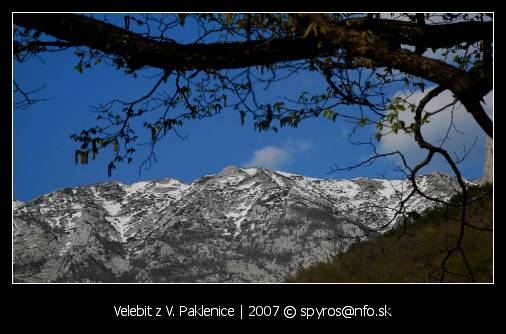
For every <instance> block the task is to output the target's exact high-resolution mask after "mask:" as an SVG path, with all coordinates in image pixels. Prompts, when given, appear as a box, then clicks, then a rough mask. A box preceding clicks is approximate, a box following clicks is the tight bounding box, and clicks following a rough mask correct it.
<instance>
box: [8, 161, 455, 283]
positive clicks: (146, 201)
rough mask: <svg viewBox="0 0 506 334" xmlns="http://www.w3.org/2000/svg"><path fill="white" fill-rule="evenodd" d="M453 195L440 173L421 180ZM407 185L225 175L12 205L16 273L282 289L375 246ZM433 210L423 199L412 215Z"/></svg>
mask: <svg viewBox="0 0 506 334" xmlns="http://www.w3.org/2000/svg"><path fill="white" fill-rule="evenodd" d="M417 183H418V184H419V187H420V188H421V189H422V190H424V191H426V192H427V193H428V194H430V195H431V196H433V197H438V198H441V199H444V198H448V197H449V196H451V194H452V191H453V187H454V186H455V180H454V179H453V178H451V177H450V176H447V175H444V174H430V175H426V176H420V177H419V178H418V179H417ZM410 186H411V185H410V182H409V181H405V180H381V179H367V178H356V179H353V180H334V179H316V178H309V177H305V176H301V175H295V174H291V173H285V172H278V171H273V170H269V169H264V168H240V167H235V166H229V167H226V168H224V169H223V170H222V171H221V172H219V173H218V174H215V175H207V176H204V177H201V178H198V179H196V180H194V181H193V182H192V183H191V184H185V183H183V182H181V181H179V180H175V179H172V178H167V179H163V180H153V181H142V182H137V183H134V184H130V185H125V184H122V183H120V182H108V183H103V184H93V185H89V186H81V187H75V188H64V189H60V190H57V191H55V192H52V193H50V194H47V195H45V196H41V197H39V198H36V199H34V200H32V201H29V202H27V203H24V205H19V204H16V203H13V216H14V220H13V229H14V275H15V279H16V280H17V281H29V282H56V281H65V282H85V281H101V282H119V281H124V282H226V281H234V282H277V281H281V280H283V278H284V277H286V276H288V275H291V274H293V273H294V272H295V271H296V270H297V269H299V268H300V267H301V266H308V265H310V264H312V263H314V262H317V261H322V260H325V259H327V258H329V257H331V256H333V255H335V254H337V253H338V252H341V251H344V250H346V249H347V248H348V247H349V246H350V245H351V243H352V242H354V241H356V240H357V239H367V238H373V237H374V236H375V235H377V234H378V233H382V232H384V231H386V230H388V229H389V228H391V227H392V226H394V225H395V224H396V223H397V222H398V217H395V216H394V212H395V210H394V209H395V208H396V207H397V205H398V203H399V201H400V200H401V199H402V196H403V194H404V196H405V195H406V194H407V191H408V190H409V188H410ZM431 205H433V203H432V202H430V201H428V200H426V199H425V198H423V197H416V196H415V197H414V198H412V199H411V200H410V201H409V202H408V210H410V211H421V210H423V209H425V208H427V207H429V206H431Z"/></svg>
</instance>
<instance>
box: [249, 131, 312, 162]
mask: <svg viewBox="0 0 506 334" xmlns="http://www.w3.org/2000/svg"><path fill="white" fill-rule="evenodd" d="M312 149H313V143H312V141H311V140H307V139H300V138H297V139H293V138H288V139H287V141H286V144H285V145H284V146H283V147H278V146H273V145H267V146H265V147H263V148H261V149H258V150H255V151H254V152H253V157H252V158H251V159H250V160H249V161H247V162H245V163H244V164H243V166H245V167H264V168H270V169H280V168H282V167H284V166H286V165H289V164H290V163H292V162H293V159H294V156H295V155H297V154H300V153H304V152H307V151H310V150H312Z"/></svg>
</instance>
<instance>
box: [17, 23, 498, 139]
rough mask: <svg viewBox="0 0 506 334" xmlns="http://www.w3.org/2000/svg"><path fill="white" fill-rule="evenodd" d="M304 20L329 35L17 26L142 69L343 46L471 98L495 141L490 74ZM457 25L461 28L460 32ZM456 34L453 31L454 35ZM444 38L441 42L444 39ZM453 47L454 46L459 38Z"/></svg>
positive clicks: (270, 59) (254, 60) (245, 60)
mask: <svg viewBox="0 0 506 334" xmlns="http://www.w3.org/2000/svg"><path fill="white" fill-rule="evenodd" d="M304 15H307V16H306V17H305V18H309V19H310V20H314V21H315V22H317V23H318V24H319V25H320V26H321V27H322V28H323V29H324V31H325V34H323V35H321V36H319V37H318V38H316V37H311V36H308V37H306V38H303V37H291V38H282V39H269V40H260V41H258V40H257V41H244V42H232V43H209V44H192V45H182V44H178V43H174V42H160V41H155V40H152V39H149V38H146V37H143V36H141V35H138V34H135V33H133V32H130V31H127V30H125V29H122V28H119V27H117V26H114V25H111V24H108V23H106V22H102V21H98V20H95V19H93V18H90V17H86V16H82V15H75V14H15V15H14V23H15V24H17V25H20V26H23V27H25V28H30V29H36V30H39V31H42V32H44V33H46V34H49V35H52V36H54V37H56V38H58V39H61V40H65V41H68V42H70V43H72V44H77V45H83V46H88V47H91V48H94V49H97V50H100V51H102V52H105V53H110V54H116V55H118V56H120V57H122V58H123V59H124V60H125V61H126V62H127V64H128V65H129V67H130V68H132V69H137V68H140V67H143V66H150V67H156V68H162V69H165V70H174V69H175V70H179V71H186V70H195V69H197V70H198V69H200V70H208V69H214V70H220V69H232V68H243V67H249V66H256V65H270V64H275V63H279V62H287V61H293V60H300V59H311V58H316V57H321V56H327V55H333V54H335V53H336V52H337V50H339V49H344V50H345V51H346V52H347V53H348V54H349V55H351V56H355V57H362V58H366V59H370V60H372V61H373V62H375V63H377V64H378V65H379V66H384V67H390V68H395V69H398V70H400V71H402V72H405V73H408V74H411V75H415V76H418V77H421V78H424V79H426V80H429V81H432V82H434V83H437V84H438V85H440V86H443V87H445V88H447V89H450V90H451V91H452V92H453V93H454V94H455V95H457V97H459V99H464V100H465V101H463V102H464V105H465V106H466V107H470V108H468V111H469V112H471V113H472V114H473V117H474V118H475V119H476V120H477V121H478V123H479V124H480V126H481V127H482V128H483V130H484V131H485V132H486V133H487V135H489V136H490V137H492V135H493V134H492V127H493V126H492V121H491V120H490V119H489V118H488V116H487V115H486V114H485V113H484V111H483V109H482V108H481V109H480V108H479V107H478V106H479V102H478V101H480V100H481V99H482V98H483V96H485V95H486V94H487V93H488V92H489V91H490V90H491V89H492V80H491V78H490V77H489V76H485V77H484V76H483V75H480V73H474V72H466V71H464V70H461V69H459V68H456V67H454V66H451V65H449V64H447V63H445V62H442V61H439V60H435V59H431V58H427V57H423V56H421V55H418V54H416V53H414V52H411V51H408V50H405V49H401V48H400V45H398V42H399V40H398V38H396V39H393V40H392V39H388V38H385V34H386V33H384V32H380V33H374V32H369V33H367V31H364V30H360V29H353V28H351V26H353V25H350V26H346V24H344V25H343V24H342V23H336V22H334V21H330V20H329V19H328V17H326V16H324V15H320V14H304ZM302 17H303V18H304V16H302ZM367 24H370V23H362V26H367ZM381 24H383V26H382V27H383V30H388V29H392V28H385V26H386V27H390V26H394V25H395V24H394V23H393V22H388V21H387V22H386V23H381ZM473 24H474V23H473ZM389 25H390V26H389ZM398 25H399V26H400V27H402V29H401V31H407V32H405V34H404V35H403V34H401V36H408V37H404V38H405V39H410V40H416V41H414V42H415V43H421V42H420V40H421V38H420V36H424V34H428V35H429V36H432V38H433V39H436V36H434V33H427V32H426V31H425V30H426V29H433V30H432V31H436V30H437V29H440V31H439V33H442V29H445V28H444V27H445V26H438V27H439V28H436V27H434V28H427V26H423V27H421V26H412V25H409V24H406V23H399V24H398ZM448 26H451V27H452V28H448ZM454 26H455V27H456V28H453V27H454ZM465 27H469V26H468V25H463V24H455V25H447V26H446V29H448V32H447V33H448V34H449V35H451V37H452V38H455V35H459V36H460V37H461V40H462V41H464V40H465V38H467V37H468V36H466V34H468V35H469V36H471V38H470V40H474V39H475V38H476V36H474V35H473V32H471V31H468V30H469V29H468V28H465ZM473 27H474V26H473ZM479 27H481V28H480V29H476V30H477V31H481V30H487V27H489V25H488V23H487V25H479ZM475 28H476V27H475ZM489 28H490V27H489ZM424 31H425V32H424ZM450 31H453V32H452V33H450ZM462 35H464V36H462ZM479 35H480V38H481V37H483V36H481V33H479ZM432 38H431V39H432ZM442 38H443V37H439V39H442ZM401 40H402V39H401ZM457 41H458V39H457ZM453 42H454V43H455V39H453ZM438 43H440V42H438ZM466 101H467V102H466Z"/></svg>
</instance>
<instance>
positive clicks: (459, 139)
mask: <svg viewBox="0 0 506 334" xmlns="http://www.w3.org/2000/svg"><path fill="white" fill-rule="evenodd" d="M427 92H428V90H426V91H425V92H424V93H422V92H416V93H415V94H413V95H412V96H410V97H409V98H408V99H407V100H408V102H410V103H413V104H416V105H417V104H418V102H419V101H420V100H421V99H422V98H423V97H424V96H425V95H426V94H427ZM403 94H404V93H402V92H398V93H397V94H395V96H399V95H403ZM404 96H405V95H404ZM453 100H454V98H453V95H452V93H451V92H450V91H448V90H447V91H444V92H443V93H441V94H440V95H439V96H437V97H436V98H434V99H433V100H431V101H430V102H429V103H428V104H427V106H426V107H425V111H428V112H432V111H436V110H438V109H440V108H442V107H444V106H446V105H448V104H449V103H451V102H452V101H453ZM484 100H485V104H483V105H484V108H485V111H486V112H487V114H488V115H489V116H490V117H492V100H493V93H492V92H490V93H489V94H488V95H487V96H485V99H484ZM450 111H451V107H450V108H448V109H447V110H445V111H443V112H441V113H438V114H436V115H434V116H432V117H431V118H430V119H429V123H428V124H425V125H423V126H422V134H423V136H424V138H425V139H426V140H427V141H428V142H430V143H432V144H434V145H436V146H439V145H440V144H441V139H442V138H444V137H445V135H446V133H447V131H448V127H449V125H450V124H451V120H452V117H453V123H454V125H455V128H456V129H457V130H458V131H459V132H460V133H459V132H457V131H456V130H455V129H454V128H452V129H450V132H449V140H448V141H447V142H445V144H444V145H443V147H444V148H445V149H447V150H448V151H449V152H450V153H452V152H455V153H458V154H459V153H460V154H462V153H463V147H464V145H465V147H466V148H467V149H469V148H470V147H471V146H472V144H473V142H474V141H475V140H476V138H478V141H477V143H476V145H477V146H478V147H479V146H480V145H483V143H484V140H485V137H486V135H485V133H484V132H483V130H482V129H481V128H480V127H479V126H478V124H477V123H476V121H475V120H474V118H473V117H472V115H471V114H470V113H469V112H467V111H466V109H465V108H464V107H463V106H462V105H461V104H460V103H457V104H456V105H455V108H454V109H453V115H452V112H450ZM413 115H414V114H413V113H412V112H410V111H409V110H408V111H405V112H401V113H399V116H400V119H401V120H403V121H404V122H405V123H406V125H409V124H411V123H413V121H414V119H413ZM379 149H380V151H381V152H390V151H395V150H399V151H401V152H403V153H404V154H405V155H406V157H407V159H408V162H410V163H411V164H414V163H417V162H419V160H420V159H421V158H422V157H425V155H426V152H427V151H426V150H422V149H420V148H419V147H418V144H417V143H416V142H415V140H414V138H413V137H412V136H410V135H407V134H405V133H404V132H402V133H401V132H399V133H398V134H389V135H385V136H384V137H383V138H382V139H381V142H380V145H379Z"/></svg>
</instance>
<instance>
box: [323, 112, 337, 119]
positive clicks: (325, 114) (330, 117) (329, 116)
mask: <svg viewBox="0 0 506 334" xmlns="http://www.w3.org/2000/svg"><path fill="white" fill-rule="evenodd" d="M335 115H336V113H335V112H333V111H332V110H331V109H327V110H325V111H324V112H323V117H325V118H328V119H332V120H335V118H334V116H335Z"/></svg>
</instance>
